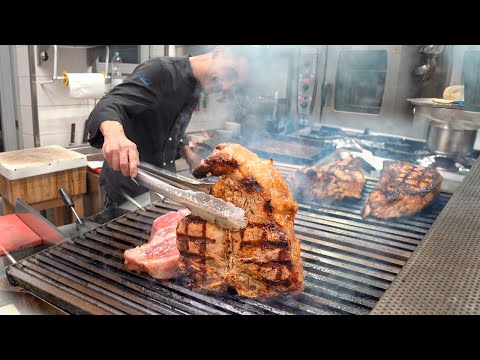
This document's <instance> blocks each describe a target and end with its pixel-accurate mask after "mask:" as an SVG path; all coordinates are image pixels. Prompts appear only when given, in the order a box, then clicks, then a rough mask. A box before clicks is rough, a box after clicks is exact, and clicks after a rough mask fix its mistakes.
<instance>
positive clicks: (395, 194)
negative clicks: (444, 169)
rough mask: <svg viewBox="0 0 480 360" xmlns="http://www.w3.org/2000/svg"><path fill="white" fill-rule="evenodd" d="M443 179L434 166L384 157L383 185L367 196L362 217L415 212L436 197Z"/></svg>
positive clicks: (385, 216)
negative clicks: (389, 159)
mask: <svg viewBox="0 0 480 360" xmlns="http://www.w3.org/2000/svg"><path fill="white" fill-rule="evenodd" d="M442 181H443V177H442V175H440V173H439V172H438V171H437V169H435V168H431V167H428V168H427V167H423V166H415V165H413V164H410V163H408V162H406V161H384V163H383V169H382V171H381V172H380V186H379V187H378V189H375V190H373V191H372V192H371V193H370V195H369V196H368V198H367V200H366V202H365V206H364V208H363V217H364V218H366V217H367V216H373V217H376V218H380V219H388V218H398V217H401V216H410V215H413V214H415V213H417V212H419V211H421V210H423V209H425V208H426V207H427V206H429V205H430V204H431V203H432V202H433V201H434V200H435V198H436V197H437V195H438V194H439V193H440V188H441V186H442Z"/></svg>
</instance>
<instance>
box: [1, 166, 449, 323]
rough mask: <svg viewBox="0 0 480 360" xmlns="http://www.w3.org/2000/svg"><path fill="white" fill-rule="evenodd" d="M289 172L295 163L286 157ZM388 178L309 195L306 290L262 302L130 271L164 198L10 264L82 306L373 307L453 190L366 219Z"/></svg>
mask: <svg viewBox="0 0 480 360" xmlns="http://www.w3.org/2000/svg"><path fill="white" fill-rule="evenodd" d="M276 167H277V168H278V169H279V170H280V171H281V172H282V173H283V174H284V175H286V174H288V173H290V172H292V171H294V170H295V167H293V166H287V165H285V166H283V165H278V164H277V165H276ZM377 186H378V181H377V180H375V179H367V182H366V185H365V188H364V190H363V193H362V201H355V200H352V201H342V202H333V203H331V204H328V205H325V206H319V205H316V204H311V203H299V204H298V206H299V208H298V213H297V217H296V220H295V231H296V234H297V236H298V237H299V238H300V240H301V254H302V259H303V267H304V285H305V290H304V292H303V293H302V294H300V295H298V296H294V297H288V298H282V299H280V298H279V299H275V300H271V301H257V300H251V299H244V298H239V297H236V296H233V295H232V296H230V295H226V296H214V295H205V294H200V293H196V292H194V291H191V290H190V289H188V288H187V287H186V286H184V284H182V282H181V280H169V281H157V280H154V279H152V278H151V277H150V276H149V275H147V274H137V273H133V272H129V271H127V270H125V268H124V265H123V252H124V251H125V250H127V249H129V248H132V247H135V246H138V245H142V244H144V243H145V242H147V241H148V239H149V234H150V229H151V225H152V222H153V220H154V219H155V218H157V217H158V216H161V215H162V214H165V213H167V212H169V211H172V210H177V209H179V205H177V204H175V203H173V202H157V203H153V204H150V205H148V206H146V207H145V208H143V209H139V210H137V211H135V212H132V213H128V214H125V215H122V216H120V217H119V218H117V219H114V220H112V221H109V222H107V223H106V224H104V225H103V226H100V227H98V228H96V229H95V230H92V231H89V232H86V233H84V234H82V235H81V236H78V237H76V238H74V239H72V240H73V243H67V242H65V243H62V244H59V245H55V246H53V247H50V248H48V249H46V250H44V251H42V252H39V253H37V254H35V255H32V256H30V257H28V258H25V259H23V260H21V261H19V262H17V263H16V264H14V265H11V266H9V267H8V268H7V271H6V272H7V275H8V279H9V281H10V283H12V284H14V285H20V286H22V287H24V288H25V289H27V290H30V291H31V292H33V293H34V294H36V295H38V296H40V297H41V298H43V299H45V300H47V301H49V302H51V303H52V304H54V305H56V306H58V307H59V308H61V309H64V310H65V311H67V312H69V313H72V314H356V315H362V314H369V313H370V312H371V310H372V309H373V307H374V306H375V305H376V303H377V302H378V301H379V299H380V298H381V297H382V295H383V294H384V292H385V290H386V289H387V288H388V287H389V285H390V283H391V282H392V281H393V280H394V279H395V277H396V275H397V274H398V273H399V271H400V270H401V269H402V267H403V266H404V265H405V263H406V262H407V260H408V259H409V258H410V256H411V254H412V253H413V251H414V250H415V248H416V247H417V245H419V243H420V242H421V241H422V238H423V237H424V235H425V234H426V233H427V231H428V230H429V229H430V227H431V226H432V224H433V222H434V221H435V219H436V218H437V216H438V215H439V214H440V212H441V211H442V209H443V207H444V206H445V204H446V203H447V201H448V200H449V199H450V196H451V194H449V193H443V192H442V193H441V194H440V196H439V198H438V199H437V200H436V201H435V203H434V204H432V205H431V206H430V207H429V208H428V209H426V210H424V211H422V212H420V213H418V214H417V215H416V216H411V217H405V218H400V219H396V220H378V219H374V218H367V219H365V220H364V219H362V217H361V208H362V204H363V201H364V200H365V198H366V197H367V196H368V194H369V193H370V192H371V191H372V190H373V189H374V188H375V187H377Z"/></svg>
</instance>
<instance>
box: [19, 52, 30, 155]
mask: <svg viewBox="0 0 480 360" xmlns="http://www.w3.org/2000/svg"><path fill="white" fill-rule="evenodd" d="M16 51H17V54H16V57H17V77H18V92H19V96H20V99H19V105H20V114H19V116H20V119H19V121H20V129H21V132H22V133H21V136H22V140H23V148H24V149H28V148H32V147H34V142H33V117H32V96H31V90H30V66H29V59H28V46H27V45H17V46H16Z"/></svg>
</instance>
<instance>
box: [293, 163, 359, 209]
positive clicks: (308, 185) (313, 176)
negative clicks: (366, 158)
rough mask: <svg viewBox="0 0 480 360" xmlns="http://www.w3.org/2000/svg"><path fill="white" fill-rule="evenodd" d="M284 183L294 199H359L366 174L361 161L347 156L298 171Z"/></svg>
mask: <svg viewBox="0 0 480 360" xmlns="http://www.w3.org/2000/svg"><path fill="white" fill-rule="evenodd" d="M287 182H288V184H289V185H290V189H291V190H292V192H293V194H294V195H295V198H296V199H298V200H302V201H317V202H322V201H325V200H341V199H346V198H355V199H361V196H362V189H363V186H364V185H365V177H364V176H363V173H362V163H361V162H360V160H358V159H356V158H354V157H353V156H349V157H347V158H345V159H340V160H337V161H334V162H332V163H330V164H326V165H323V166H312V167H308V168H305V169H300V170H297V171H296V172H295V173H294V174H291V175H290V176H289V177H288V178H287Z"/></svg>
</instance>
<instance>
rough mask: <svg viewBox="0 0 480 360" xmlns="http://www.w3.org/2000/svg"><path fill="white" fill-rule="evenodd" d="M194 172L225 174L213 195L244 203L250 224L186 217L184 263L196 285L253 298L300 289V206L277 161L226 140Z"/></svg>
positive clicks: (181, 230)
mask: <svg viewBox="0 0 480 360" xmlns="http://www.w3.org/2000/svg"><path fill="white" fill-rule="evenodd" d="M193 175H194V176H195V177H197V178H201V177H204V176H211V175H214V176H222V178H221V180H219V181H217V182H216V183H215V185H214V186H213V188H212V191H211V193H212V195H213V196H215V197H218V198H221V199H224V200H226V201H230V202H232V203H233V204H235V205H236V206H238V207H241V208H242V209H244V210H245V213H246V216H247V220H248V225H247V227H246V228H245V229H242V230H240V231H233V230H227V229H224V228H221V227H219V226H218V225H215V224H213V223H210V222H207V221H205V220H203V219H201V218H199V217H196V216H187V217H186V218H184V219H183V220H182V221H180V223H179V224H178V227H177V245H178V249H179V251H180V259H179V268H180V270H181V271H182V273H183V274H184V275H187V276H188V278H189V280H190V281H191V282H190V285H191V287H192V288H193V289H195V290H198V291H209V292H224V291H228V290H231V289H235V290H236V292H237V294H238V295H240V296H244V297H249V298H270V297H274V296H278V295H282V294H297V293H300V292H301V291H302V290H303V268H302V260H301V257H300V241H299V239H298V238H297V237H296V236H295V233H294V225H293V222H294V220H295V215H296V213H297V209H298V206H297V203H296V202H295V200H294V198H293V196H292V194H291V193H290V190H289V188H288V185H287V184H286V183H285V181H284V179H283V177H282V175H281V174H280V172H278V171H277V170H276V169H275V168H274V167H273V161H272V160H268V161H263V160H261V159H260V158H259V157H258V156H257V155H256V154H254V153H253V152H251V151H249V150H248V149H246V148H244V147H243V146H241V145H238V144H232V143H227V144H220V145H217V146H216V148H215V150H214V152H213V153H212V154H211V155H210V156H208V157H207V158H206V159H204V160H202V162H201V163H200V164H199V165H198V166H197V167H196V168H195V169H194V171H193Z"/></svg>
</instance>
